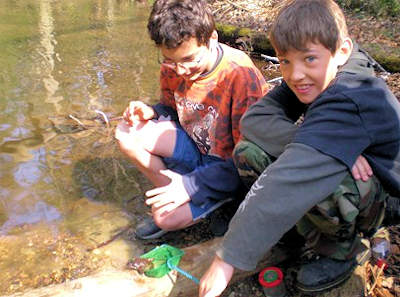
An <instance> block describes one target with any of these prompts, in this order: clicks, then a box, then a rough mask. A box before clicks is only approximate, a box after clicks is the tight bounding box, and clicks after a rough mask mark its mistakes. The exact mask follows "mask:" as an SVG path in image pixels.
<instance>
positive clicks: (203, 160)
mask: <svg viewBox="0 0 400 297" xmlns="http://www.w3.org/2000/svg"><path fill="white" fill-rule="evenodd" d="M163 161H164V164H165V166H166V167H167V168H168V169H170V170H172V171H174V172H177V173H179V174H187V173H189V172H192V171H193V170H195V169H196V168H197V167H199V166H204V165H207V164H211V163H215V162H223V161H224V160H223V159H221V158H218V157H215V156H209V155H203V154H201V153H200V151H199V149H198V147H197V145H196V143H195V142H194V141H193V139H192V138H190V137H189V135H188V134H187V133H186V132H185V130H183V128H182V127H181V126H180V125H179V124H177V132H176V144H175V148H174V152H173V155H172V156H171V157H165V158H163ZM231 200H232V199H225V200H213V199H207V200H206V201H205V202H204V203H203V204H201V205H195V204H193V202H191V201H190V202H189V205H190V210H191V212H192V218H193V221H196V220H199V219H202V218H205V217H207V216H208V215H209V214H210V213H212V212H213V211H214V210H216V209H217V208H218V207H220V206H221V205H223V204H225V203H226V202H228V201H231Z"/></svg>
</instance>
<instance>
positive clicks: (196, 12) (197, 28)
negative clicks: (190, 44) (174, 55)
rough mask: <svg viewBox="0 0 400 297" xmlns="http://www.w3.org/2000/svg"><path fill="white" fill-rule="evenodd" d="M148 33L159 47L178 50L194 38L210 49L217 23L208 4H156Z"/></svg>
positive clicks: (172, 0)
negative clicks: (185, 42) (209, 45)
mask: <svg viewBox="0 0 400 297" xmlns="http://www.w3.org/2000/svg"><path fill="white" fill-rule="evenodd" d="M147 29H148V31H149V34H150V37H151V39H152V40H153V41H154V42H155V43H156V45H157V46H161V45H162V46H166V47H167V48H177V47H178V46H179V45H181V44H182V42H184V41H186V40H188V39H190V38H191V37H195V38H196V39H197V42H198V43H199V45H202V44H205V45H208V42H209V40H210V38H211V34H212V32H213V31H214V30H215V22H214V17H213V15H212V12H211V8H210V7H209V6H208V3H207V1H206V0H156V1H155V2H154V4H153V9H152V11H151V13H150V17H149V21H148V24H147Z"/></svg>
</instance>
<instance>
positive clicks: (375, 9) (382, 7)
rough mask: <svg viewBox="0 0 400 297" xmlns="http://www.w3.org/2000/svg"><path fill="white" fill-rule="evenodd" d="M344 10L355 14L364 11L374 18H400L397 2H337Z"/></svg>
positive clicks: (396, 0) (399, 4)
mask: <svg viewBox="0 0 400 297" xmlns="http://www.w3.org/2000/svg"><path fill="white" fill-rule="evenodd" d="M337 2H338V4H339V5H341V6H342V7H343V8H344V9H351V10H353V11H355V12H361V11H366V12H368V13H369V14H371V15H374V16H381V17H398V16H400V1H399V0H337Z"/></svg>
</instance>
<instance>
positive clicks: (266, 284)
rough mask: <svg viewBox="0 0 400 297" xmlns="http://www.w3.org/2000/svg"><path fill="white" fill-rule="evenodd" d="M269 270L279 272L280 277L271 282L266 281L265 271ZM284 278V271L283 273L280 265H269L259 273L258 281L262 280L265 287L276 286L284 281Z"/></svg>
mask: <svg viewBox="0 0 400 297" xmlns="http://www.w3.org/2000/svg"><path fill="white" fill-rule="evenodd" d="M269 270H273V271H275V272H276V273H277V274H278V279H277V280H275V281H273V282H271V283H268V282H266V281H265V279H264V274H265V272H267V271H269ZM282 280H283V273H282V270H280V269H279V268H278V267H267V268H265V269H263V270H262V271H261V272H260V273H259V274H258V281H259V282H260V284H261V285H262V286H263V287H266V288H272V287H276V286H278V285H279V284H280V283H281V282H282Z"/></svg>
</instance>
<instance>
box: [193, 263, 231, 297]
mask: <svg viewBox="0 0 400 297" xmlns="http://www.w3.org/2000/svg"><path fill="white" fill-rule="evenodd" d="M234 270H235V269H234V267H233V266H232V265H230V264H228V263H226V262H224V261H223V260H222V259H221V258H219V257H218V256H215V258H214V261H213V262H212V263H211V266H210V267H209V268H208V270H207V271H206V273H204V275H203V277H202V278H201V280H200V287H199V297H217V296H219V295H221V294H222V292H223V291H224V290H225V289H226V287H227V286H228V284H229V281H230V280H231V278H232V275H233V272H234Z"/></svg>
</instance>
